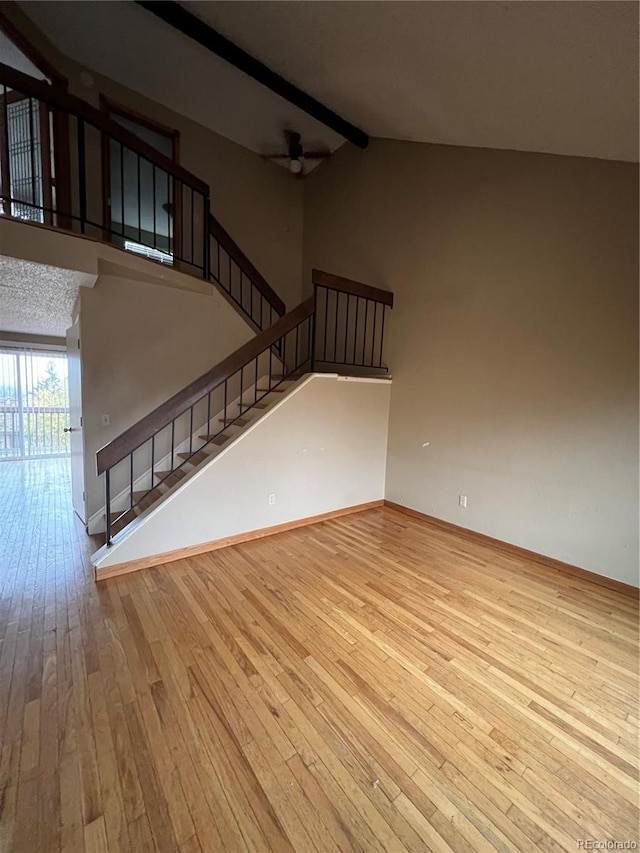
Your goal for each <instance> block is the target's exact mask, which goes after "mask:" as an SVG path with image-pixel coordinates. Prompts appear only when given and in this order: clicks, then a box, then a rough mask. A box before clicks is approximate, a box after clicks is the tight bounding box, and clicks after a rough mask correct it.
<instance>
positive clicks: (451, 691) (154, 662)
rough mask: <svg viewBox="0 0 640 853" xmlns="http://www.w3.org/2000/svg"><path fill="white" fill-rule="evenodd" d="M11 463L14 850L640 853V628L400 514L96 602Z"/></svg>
mask: <svg viewBox="0 0 640 853" xmlns="http://www.w3.org/2000/svg"><path fill="white" fill-rule="evenodd" d="M68 488H69V486H68V475H67V472H66V468H65V466H64V464H61V463H59V462H47V463H33V462H32V463H0V504H1V506H0V524H1V525H2V530H1V532H0V566H1V568H2V571H1V578H0V580H1V583H2V598H1V599H0V614H1V616H0V640H1V645H0V682H1V689H0V720H1V726H2V753H1V759H0V810H1V812H0V850H2V851H3V853H4V851H16V853H23V851H43V853H52V851H70V852H71V853H77V851H83V850H86V851H88V853H96V852H97V851H104V850H109V851H118V850H123V851H132V853H139V851H145V850H149V851H152V850H154V851H173V850H179V851H181V853H197V852H199V851H201V852H202V853H219V851H224V853H235V851H245V850H252V851H292V850H293V851H302V853H307V851H309V853H312V851H317V853H329V851H337V850H342V851H365V852H366V853H369V851H404V850H409V851H415V853H424V851H428V850H433V851H441V850H454V851H484V850H499V851H525V850H538V849H540V850H567V851H574V850H576V849H578V847H577V841H578V840H579V839H589V840H597V841H604V840H606V839H615V840H618V841H631V840H633V841H638V809H637V800H638V786H637V778H638V773H637V766H638V692H637V689H638V687H637V664H638V647H637V639H638V623H637V620H638V607H637V601H636V600H634V599H633V598H632V597H630V596H628V595H625V594H623V593H622V592H619V591H617V590H611V589H607V588H605V587H600V586H598V585H597V584H595V583H592V582H590V581H589V580H587V579H584V578H579V577H571V576H569V575H563V574H561V573H560V572H557V571H554V570H552V569H549V568H546V567H543V566H541V565H539V564H537V563H535V562H534V561H532V560H525V559H517V558H515V557H513V556H510V555H507V554H504V553H499V552H497V551H495V550H494V549H492V547H490V546H483V545H481V544H479V543H469V542H468V541H465V540H464V538H462V537H460V536H457V535H455V534H453V533H450V532H448V531H443V530H438V529H435V528H432V527H430V526H428V525H427V524H425V523H424V522H422V521H420V520H417V519H412V518H409V517H407V516H405V515H401V514H400V513H398V512H396V511H394V510H391V509H388V508H381V509H374V510H370V511H368V512H365V513H362V514H360V515H355V516H349V517H345V518H342V519H337V520H335V521H330V522H325V523H323V524H321V525H316V526H313V527H308V528H303V529H299V530H295V531H291V532H289V533H284V534H280V535H278V536H274V537H271V538H269V539H264V540H261V541H256V542H250V543H247V544H245V545H240V546H236V547H233V548H230V549H228V550H224V551H217V552H214V553H212V554H205V555H200V556H197V557H192V558H190V559H188V560H184V561H182V562H176V563H172V564H171V565H169V566H167V567H160V568H157V569H151V570H145V571H140V572H137V573H135V574H131V575H126V576H123V577H121V578H113V579H111V580H107V581H104V582H102V583H101V584H98V585H96V584H95V583H94V582H93V579H92V574H91V569H90V566H89V562H88V555H89V553H90V552H91V550H92V548H93V543H92V542H90V540H89V539H88V537H86V536H85V534H84V531H83V529H82V527H81V526H80V525H79V524H76V523H75V522H74V520H73V516H72V514H71V510H70V506H69V497H68Z"/></svg>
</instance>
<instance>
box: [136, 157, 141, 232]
mask: <svg viewBox="0 0 640 853" xmlns="http://www.w3.org/2000/svg"><path fill="white" fill-rule="evenodd" d="M137 156H138V243H142V192H141V189H140V155H139V154H138V155H137Z"/></svg>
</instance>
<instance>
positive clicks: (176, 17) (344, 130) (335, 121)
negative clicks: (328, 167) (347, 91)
mask: <svg viewBox="0 0 640 853" xmlns="http://www.w3.org/2000/svg"><path fill="white" fill-rule="evenodd" d="M136 2H137V4H138V5H139V6H142V7H143V8H144V9H147V10H148V11H149V12H153V14H154V15H157V17H158V18H160V19H161V20H163V21H165V23H167V24H170V25H171V26H172V27H174V28H175V29H176V30H179V31H180V32H181V33H183V34H184V35H186V36H189V38H192V39H193V40H194V41H197V42H198V44H201V45H202V46H203V47H206V48H207V50H210V51H211V52H212V53H215V54H216V56H219V57H220V58H221V59H224V60H225V61H226V62H229V63H230V64H231V65H233V66H235V67H236V68H238V69H239V70H240V71H242V72H244V73H245V74H248V75H249V77H253V79H254V80H257V81H258V83H262V85H263V86H266V87H267V88H268V89H271V91H272V92H275V93H276V94H277V95H280V97H281V98H284V99H285V100H287V101H289V103H291V104H293V105H294V106H296V107H298V108H299V109H301V110H303V111H304V112H306V113H308V114H309V115H310V116H312V117H313V118H315V119H316V120H317V121H319V122H322V124H324V125H326V126H327V127H330V128H331V130H335V131H336V133H339V134H340V136H344V138H345V139H348V140H349V142H353V144H354V145H357V146H358V147H359V148H366V147H367V145H368V144H369V137H368V136H367V134H366V133H365V132H364V131H363V130H360V128H358V127H355V125H353V124H351V123H350V122H348V121H346V120H345V119H343V118H341V117H340V116H339V115H337V113H334V112H333V110H330V109H329V108H328V107H325V106H324V104H321V103H320V101H316V99H315V98H312V97H311V95H307V93H306V92H303V91H302V89H298V87H297V86H294V85H293V83H289V81H288V80H285V79H284V77H281V76H280V75H279V74H276V72H275V71H272V70H271V69H270V68H267V66H266V65H264V63H262V62H260V61H259V60H257V59H255V58H254V57H253V56H251V55H250V54H248V53H247V52H246V51H244V50H242V48H240V47H238V46H237V45H236V44H234V43H233V42H232V41H229V39H228V38H225V36H223V35H221V34H220V33H219V32H217V31H216V30H214V29H213V27H210V26H209V25H208V24H205V23H204V21H201V20H200V18H198V17H196V15H193V14H192V13H191V12H188V11H187V10H186V9H184V8H183V7H182V6H181V5H180V4H179V3H175V2H164V0H162V2H158V0H136Z"/></svg>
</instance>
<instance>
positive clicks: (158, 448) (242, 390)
mask: <svg viewBox="0 0 640 853" xmlns="http://www.w3.org/2000/svg"><path fill="white" fill-rule="evenodd" d="M312 316H313V299H312V298H310V299H308V300H306V302H303V303H301V304H300V305H298V307H297V308H295V309H294V310H293V311H290V312H289V313H288V314H286V315H285V316H284V317H282V318H280V319H279V320H278V321H277V322H276V323H274V325H273V326H271V327H270V328H269V329H267V330H266V331H264V332H262V333H261V334H259V335H257V336H256V337H255V338H253V339H252V340H250V341H248V342H247V343H246V344H244V345H243V346H241V347H240V348H239V349H238V350H236V351H235V352H234V353H232V354H231V355H230V356H228V357H227V358H225V359H223V361H221V362H220V363H219V364H218V365H216V366H215V367H214V368H213V369H212V370H209V371H208V372H207V373H205V374H203V375H202V376H200V377H199V378H198V379H196V380H194V381H193V382H191V383H190V384H189V385H187V387H186V388H184V389H183V390H182V391H179V392H178V393H177V394H174V396H173V397H171V399H169V400H167V401H166V402H165V403H163V404H162V405H161V406H158V407H157V408H156V409H154V411H152V412H151V413H150V414H148V415H146V416H145V417H144V418H142V419H141V420H140V421H138V423H136V424H134V425H133V426H132V427H130V428H129V429H128V430H126V431H125V432H123V433H122V434H121V435H120V436H118V437H117V438H115V439H114V440H113V441H112V442H110V443H109V444H108V445H106V447H103V448H102V449H101V450H99V451H98V454H97V471H98V474H103V473H104V474H105V499H106V500H105V506H106V532H107V545H109V544H111V539H112V529H113V527H114V526H115V525H117V524H119V523H120V522H123V521H124V522H127V523H128V521H129V520H133V518H134V517H135V515H136V512H135V510H136V508H137V507H139V506H140V504H142V503H144V502H145V500H146V499H148V497H149V496H150V495H151V494H152V493H153V492H155V490H156V489H158V487H159V486H160V485H161V484H163V483H165V484H167V485H169V486H172V485H173V484H174V482H176V477H175V475H176V472H177V470H178V469H179V468H181V466H183V465H184V464H185V462H188V461H190V460H191V459H193V458H194V457H195V456H197V455H198V454H199V453H201V452H202V451H203V450H204V449H205V448H207V447H208V446H209V445H211V444H212V443H214V442H216V440H217V439H219V438H220V437H221V436H222V435H224V433H225V430H228V429H229V428H231V427H233V426H234V425H238V426H243V425H244V423H243V415H246V413H247V411H249V410H250V409H252V408H254V407H255V406H256V405H257V404H258V403H259V402H260V401H261V400H262V399H263V398H264V397H266V396H267V395H268V394H270V393H271V392H273V391H274V389H277V388H278V386H280V385H281V384H282V383H283V382H284V381H285V380H287V379H289V378H290V377H292V376H295V375H296V374H299V373H301V372H304V371H305V370H308V369H309V365H310V361H311V340H312ZM278 354H279V356H278ZM274 368H275V369H274ZM214 422H215V424H216V425H215V427H213V426H212V423H214ZM218 424H221V426H219V425H218ZM199 429H202V430H203V434H202V435H200V436H199V439H196V441H197V442H198V446H197V447H196V446H195V442H194V433H195V432H197V431H198V430H199ZM181 449H182V450H181ZM145 479H146V482H145ZM123 491H126V492H127V493H128V500H127V506H126V508H125V509H122V510H121V511H119V512H117V513H112V508H111V503H112V495H115V494H122V493H123Z"/></svg>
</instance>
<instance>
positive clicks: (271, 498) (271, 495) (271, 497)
mask: <svg viewBox="0 0 640 853" xmlns="http://www.w3.org/2000/svg"><path fill="white" fill-rule="evenodd" d="M267 499H268V501H269V506H273V505H274V503H275V502H276V493H275V492H270V493H269V494H268V495H267Z"/></svg>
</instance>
